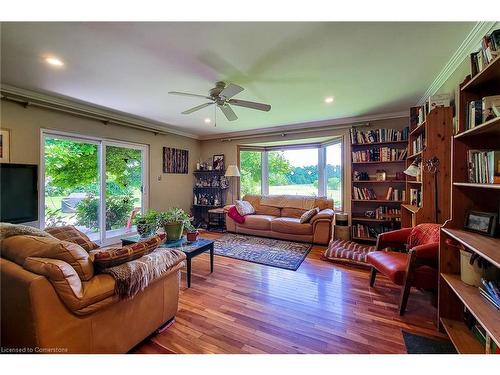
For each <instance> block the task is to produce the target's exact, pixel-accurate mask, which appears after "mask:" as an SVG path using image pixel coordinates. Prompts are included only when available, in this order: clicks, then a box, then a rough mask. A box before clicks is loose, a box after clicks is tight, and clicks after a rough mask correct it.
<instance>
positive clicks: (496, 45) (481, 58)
mask: <svg viewBox="0 0 500 375" xmlns="http://www.w3.org/2000/svg"><path fill="white" fill-rule="evenodd" d="M499 53H500V29H498V30H495V31H493V32H492V33H491V34H490V35H485V36H484V37H483V39H482V40H481V48H480V49H479V51H477V52H474V53H471V54H470V62H471V75H472V77H474V76H475V75H476V74H478V73H479V72H481V71H482V70H483V69H484V68H486V67H487V66H488V64H489V63H490V62H492V61H493V60H495V58H497V57H498V55H499Z"/></svg>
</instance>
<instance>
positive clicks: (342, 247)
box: [323, 240, 376, 267]
mask: <svg viewBox="0 0 500 375" xmlns="http://www.w3.org/2000/svg"><path fill="white" fill-rule="evenodd" d="M375 250H376V248H375V246H367V245H361V244H359V243H356V242H352V241H346V240H331V241H330V243H329V244H328V248H327V249H326V250H325V252H324V254H323V259H325V260H329V261H332V262H339V263H348V264H354V265H358V266H365V267H369V264H368V263H367V262H366V256H367V255H368V253H370V252H372V251H375Z"/></svg>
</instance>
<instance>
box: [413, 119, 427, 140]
mask: <svg viewBox="0 0 500 375" xmlns="http://www.w3.org/2000/svg"><path fill="white" fill-rule="evenodd" d="M424 130H425V121H424V122H423V123H421V124H419V125H418V126H417V127H416V128H415V129H413V130H412V131H411V132H410V137H413V136H417V135H419V134H420V133H422V132H423V131H424Z"/></svg>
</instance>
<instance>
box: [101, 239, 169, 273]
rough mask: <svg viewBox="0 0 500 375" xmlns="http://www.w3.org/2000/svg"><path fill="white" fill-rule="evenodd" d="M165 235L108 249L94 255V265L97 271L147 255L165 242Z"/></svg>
mask: <svg viewBox="0 0 500 375" xmlns="http://www.w3.org/2000/svg"><path fill="white" fill-rule="evenodd" d="M165 238H166V235H165V233H161V234H157V235H156V236H154V237H151V238H150V239H148V240H145V241H140V242H137V243H134V244H132V245H127V246H123V247H115V248H108V249H106V250H103V251H100V252H98V253H96V254H95V257H94V265H95V266H97V268H99V269H103V268H108V267H114V266H118V265H120V264H123V263H126V262H130V261H131V260H134V259H138V258H140V257H142V256H144V255H147V254H149V253H150V252H152V251H153V250H155V249H156V248H157V247H158V246H160V245H161V244H162V243H163V242H164V241H165Z"/></svg>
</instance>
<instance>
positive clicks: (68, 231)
mask: <svg viewBox="0 0 500 375" xmlns="http://www.w3.org/2000/svg"><path fill="white" fill-rule="evenodd" d="M45 231H46V232H47V233H49V234H51V235H52V236H54V237H55V238H57V239H59V240H61V241H68V242H73V243H76V244H78V245H80V246H81V247H83V248H84V249H85V250H87V251H90V250H94V249H97V248H99V245H98V244H96V243H95V242H93V241H92V240H91V239H90V238H89V237H88V236H87V235H86V234H85V233H83V232H80V231H79V230H78V229H76V228H75V227H74V226H73V225H65V226H62V227H52V228H46V229H45Z"/></svg>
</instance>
